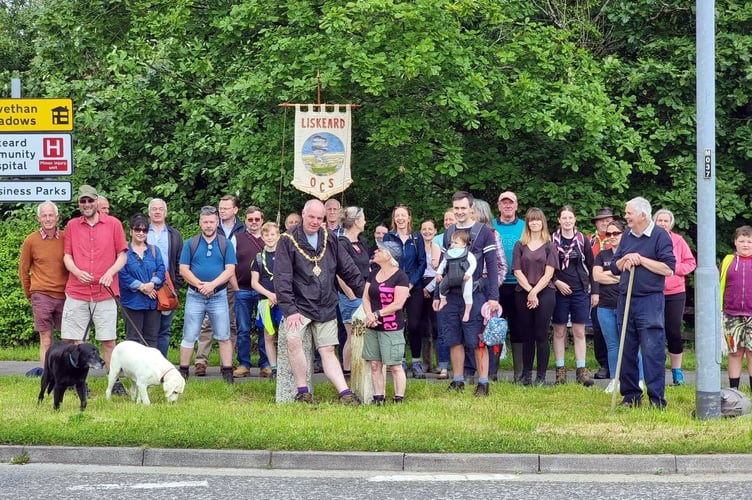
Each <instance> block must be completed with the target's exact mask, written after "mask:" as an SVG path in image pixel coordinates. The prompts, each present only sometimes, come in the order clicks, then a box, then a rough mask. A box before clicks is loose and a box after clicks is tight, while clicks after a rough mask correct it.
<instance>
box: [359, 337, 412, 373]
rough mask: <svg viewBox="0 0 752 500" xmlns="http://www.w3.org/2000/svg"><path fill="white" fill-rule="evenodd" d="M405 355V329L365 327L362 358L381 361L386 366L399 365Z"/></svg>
mask: <svg viewBox="0 0 752 500" xmlns="http://www.w3.org/2000/svg"><path fill="white" fill-rule="evenodd" d="M404 355H405V330H404V329H402V330H395V331H391V332H387V331H378V330H371V329H370V328H366V334H365V337H364V340H363V359H365V360H366V361H381V362H382V363H384V364H385V365H387V366H394V365H401V364H402V358H403V357H404Z"/></svg>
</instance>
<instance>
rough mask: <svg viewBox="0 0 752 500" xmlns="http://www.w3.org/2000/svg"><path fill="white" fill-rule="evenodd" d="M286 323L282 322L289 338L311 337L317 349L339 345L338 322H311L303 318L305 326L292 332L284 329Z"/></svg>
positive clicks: (334, 320)
mask: <svg viewBox="0 0 752 500" xmlns="http://www.w3.org/2000/svg"><path fill="white" fill-rule="evenodd" d="M284 325H285V322H284V321H282V326H281V327H280V328H284V331H285V333H286V334H287V338H290V337H296V338H299V339H302V338H303V336H304V335H308V334H309V333H310V335H311V336H312V338H313V345H314V347H315V348H316V349H318V348H320V347H326V346H330V345H339V334H338V331H337V320H336V319H333V320H331V321H324V322H320V321H311V320H310V319H308V318H303V326H301V327H300V328H299V329H298V330H295V331H291V330H288V329H287V328H285V327H284Z"/></svg>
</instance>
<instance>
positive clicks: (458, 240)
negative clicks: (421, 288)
mask: <svg viewBox="0 0 752 500" xmlns="http://www.w3.org/2000/svg"><path fill="white" fill-rule="evenodd" d="M469 243H470V234H468V232H467V231H455V232H454V233H453V234H452V240H451V244H450V246H449V249H448V250H447V251H446V253H445V254H444V260H442V261H441V263H440V264H439V267H438V269H436V281H437V282H438V283H439V298H440V302H439V310H441V309H443V308H444V306H445V305H446V303H447V299H446V297H447V294H448V293H449V291H450V290H452V289H456V288H460V287H461V288H462V299H463V300H464V301H465V314H464V315H463V316H462V321H468V320H469V319H470V310H471V309H472V308H473V273H474V272H475V267H476V266H477V265H478V264H477V260H476V258H475V255H473V254H472V253H471V252H469V251H468V244H469Z"/></svg>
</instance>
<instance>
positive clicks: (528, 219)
mask: <svg viewBox="0 0 752 500" xmlns="http://www.w3.org/2000/svg"><path fill="white" fill-rule="evenodd" d="M513 255H514V257H513V258H512V270H513V271H514V276H515V277H516V278H517V288H516V291H515V312H516V317H517V321H518V325H519V327H520V329H519V330H520V333H521V337H522V378H521V381H522V384H523V385H531V384H532V383H533V380H532V378H533V359H534V358H535V354H536V351H537V354H538V365H537V371H536V377H535V383H536V384H538V385H545V384H546V370H547V369H548V361H549V358H550V356H551V347H550V345H549V343H548V330H549V327H550V325H551V316H552V315H553V312H554V306H555V304H556V297H555V291H554V285H553V283H552V282H551V280H552V278H553V276H554V271H555V270H557V269H558V268H559V259H558V257H557V255H556V252H555V251H553V248H552V245H551V241H550V237H549V233H548V224H547V222H546V216H545V215H544V214H543V211H542V210H541V209H539V208H535V207H533V208H531V209H529V210H528V211H527V213H526V214H525V227H524V228H523V230H522V236H521V237H520V240H519V241H518V242H517V243H515V245H514V250H513Z"/></svg>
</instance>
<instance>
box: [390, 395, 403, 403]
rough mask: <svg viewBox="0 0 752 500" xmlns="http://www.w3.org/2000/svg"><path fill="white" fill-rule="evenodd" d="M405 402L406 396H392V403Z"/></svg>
mask: <svg viewBox="0 0 752 500" xmlns="http://www.w3.org/2000/svg"><path fill="white" fill-rule="evenodd" d="M404 402H405V397H404V396H394V397H393V398H392V403H394V404H402V403H404Z"/></svg>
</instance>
